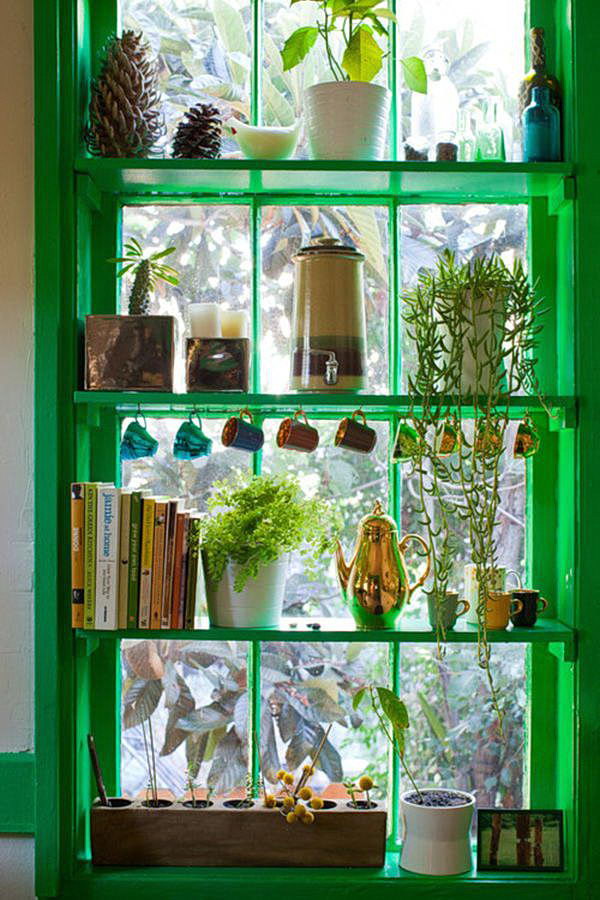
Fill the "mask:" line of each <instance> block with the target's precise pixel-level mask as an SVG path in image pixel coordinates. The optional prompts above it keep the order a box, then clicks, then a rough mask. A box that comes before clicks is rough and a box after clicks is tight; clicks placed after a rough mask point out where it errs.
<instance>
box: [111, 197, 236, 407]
mask: <svg viewBox="0 0 600 900" xmlns="http://www.w3.org/2000/svg"><path fill="white" fill-rule="evenodd" d="M129 237H134V238H137V240H138V241H139V242H140V244H141V245H142V247H143V248H144V250H145V251H147V252H149V253H151V252H155V251H156V250H162V249H166V248H167V247H175V248H176V250H175V252H174V253H173V254H171V256H169V257H167V260H166V262H168V263H169V264H170V265H172V266H173V267H174V268H175V269H177V271H178V272H179V284H178V285H177V287H173V286H172V285H170V284H167V283H166V282H164V281H159V282H157V284H156V287H155V288H154V290H153V291H152V293H151V305H150V312H151V313H152V314H154V315H157V314H161V315H170V316H175V317H176V326H177V327H176V335H177V337H176V343H175V386H174V388H175V392H178V391H185V352H184V349H183V347H184V339H185V337H189V336H190V327H189V314H188V311H187V307H188V304H189V303H202V302H211V303H220V304H221V305H222V306H223V308H224V309H246V310H247V311H248V312H249V311H250V273H251V271H252V261H251V256H250V237H249V214H248V207H247V206H225V205H223V206H206V205H204V204H200V203H195V204H191V205H189V206H180V205H177V206H126V207H125V208H124V209H123V242H125V241H126V240H127V239H128V238H129ZM131 285H132V279H131V278H130V277H129V276H127V275H126V276H125V277H124V278H123V279H122V282H121V312H122V313H127V307H128V299H129V292H130V290H131Z"/></svg>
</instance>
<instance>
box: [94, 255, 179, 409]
mask: <svg viewBox="0 0 600 900" xmlns="http://www.w3.org/2000/svg"><path fill="white" fill-rule="evenodd" d="M125 251H126V253H125V256H122V257H119V258H118V259H113V260H109V262H115V263H121V264H123V267H122V269H121V270H120V271H119V272H118V273H117V277H118V278H122V277H123V276H124V275H125V274H126V273H129V274H130V275H133V276H134V277H133V285H132V288H131V293H130V295H129V315H127V316H119V315H91V316H86V320H85V357H86V369H85V387H86V390H88V391H169V392H170V391H172V390H173V357H174V345H175V319H174V317H173V316H151V315H149V314H148V310H149V306H150V291H151V290H152V289H153V288H154V287H155V285H156V282H157V281H166V282H167V283H168V284H172V285H176V284H178V277H177V272H176V271H175V269H173V268H172V267H171V266H168V265H166V264H165V263H164V262H163V260H164V258H165V257H166V256H168V255H169V254H171V253H174V252H175V247H167V248H166V250H158V251H156V252H154V253H151V254H149V255H145V253H144V250H143V249H142V247H141V245H140V244H139V242H138V241H136V239H135V238H130V239H129V241H128V242H127V243H126V244H125Z"/></svg>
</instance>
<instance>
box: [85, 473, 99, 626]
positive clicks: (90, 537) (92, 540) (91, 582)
mask: <svg viewBox="0 0 600 900" xmlns="http://www.w3.org/2000/svg"><path fill="white" fill-rule="evenodd" d="M83 496H84V501H83V502H84V513H83V514H84V544H83V566H84V571H83V615H84V619H83V627H84V628H93V627H94V624H95V621H96V510H97V505H98V485H97V484H86V485H85V486H84V492H83Z"/></svg>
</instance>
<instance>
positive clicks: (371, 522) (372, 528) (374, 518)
mask: <svg viewBox="0 0 600 900" xmlns="http://www.w3.org/2000/svg"><path fill="white" fill-rule="evenodd" d="M360 527H361V529H362V530H363V531H364V532H365V533H366V534H369V535H375V534H384V533H389V532H391V531H397V530H398V526H397V525H396V523H395V521H394V519H392V517H391V516H387V515H386V514H385V513H384V511H383V506H382V505H381V503H380V501H379V500H376V501H375V506H374V507H373V511H372V512H370V513H369V514H368V515H367V516H364V518H362V519H361V520H360Z"/></svg>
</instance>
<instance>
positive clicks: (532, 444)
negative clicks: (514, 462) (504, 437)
mask: <svg viewBox="0 0 600 900" xmlns="http://www.w3.org/2000/svg"><path fill="white" fill-rule="evenodd" d="M539 449H540V436H539V434H538V433H537V430H536V427H535V425H534V424H533V422H532V421H531V419H530V418H529V416H525V418H524V419H523V421H522V422H521V423H520V424H519V427H518V428H517V433H516V435H515V442H514V444H513V456H514V458H515V459H529V457H530V456H533V455H534V453H537V452H538V450H539Z"/></svg>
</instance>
